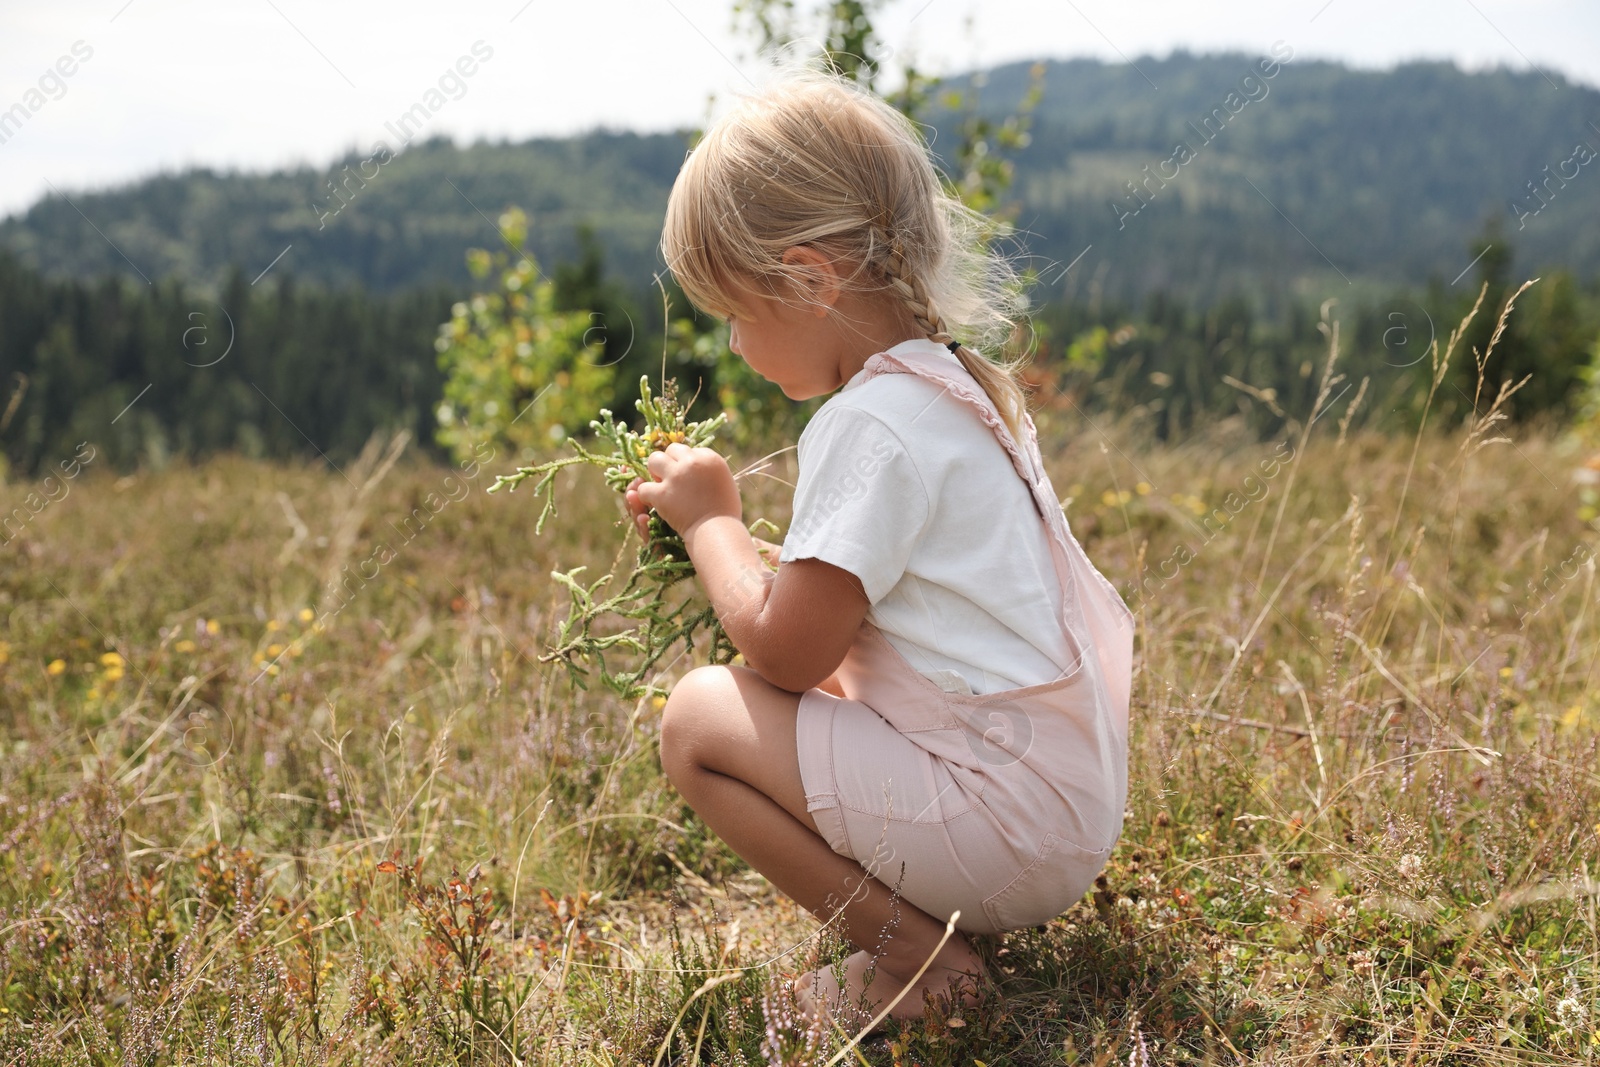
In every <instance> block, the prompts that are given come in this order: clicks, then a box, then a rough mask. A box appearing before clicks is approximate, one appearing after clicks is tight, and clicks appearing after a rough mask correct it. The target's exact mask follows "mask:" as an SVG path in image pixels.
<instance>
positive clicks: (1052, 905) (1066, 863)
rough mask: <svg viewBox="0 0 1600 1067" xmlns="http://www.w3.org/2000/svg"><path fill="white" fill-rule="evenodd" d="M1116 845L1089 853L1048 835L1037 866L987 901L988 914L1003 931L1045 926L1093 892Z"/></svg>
mask: <svg viewBox="0 0 1600 1067" xmlns="http://www.w3.org/2000/svg"><path fill="white" fill-rule="evenodd" d="M1114 844H1115V842H1112V845H1114ZM1112 845H1107V846H1106V847H1105V848H1102V849H1088V848H1083V847H1082V846H1080V845H1076V844H1073V843H1072V842H1071V841H1068V840H1066V839H1065V838H1062V837H1057V836H1056V835H1055V834H1050V833H1047V834H1045V835H1044V844H1042V845H1041V846H1040V847H1039V853H1038V855H1037V856H1035V857H1034V859H1033V862H1032V863H1029V864H1028V865H1027V866H1026V867H1024V868H1023V869H1022V871H1021V872H1020V873H1019V874H1018V875H1017V876H1016V877H1015V878H1013V879H1012V880H1011V882H1010V883H1009V884H1008V885H1007V886H1006V887H1005V888H1004V889H1002V890H1000V891H999V892H998V893H995V894H994V895H993V896H991V897H988V898H987V899H985V900H984V902H983V911H984V914H985V915H987V916H988V917H989V921H990V922H992V923H993V924H994V925H995V926H996V927H997V928H999V929H1001V930H1020V929H1022V928H1024V927H1028V926H1042V925H1043V924H1045V923H1047V922H1049V921H1050V920H1051V919H1054V918H1055V917H1056V916H1057V915H1060V914H1061V913H1062V912H1064V911H1066V910H1067V909H1068V908H1070V907H1072V905H1073V904H1075V903H1077V902H1078V900H1079V898H1081V897H1082V896H1083V895H1084V894H1085V893H1087V892H1088V891H1089V887H1090V886H1091V885H1093V884H1094V880H1095V876H1096V875H1098V874H1099V873H1100V871H1101V868H1103V867H1104V866H1105V864H1106V860H1107V859H1108V858H1109V857H1110V855H1111V848H1112Z"/></svg>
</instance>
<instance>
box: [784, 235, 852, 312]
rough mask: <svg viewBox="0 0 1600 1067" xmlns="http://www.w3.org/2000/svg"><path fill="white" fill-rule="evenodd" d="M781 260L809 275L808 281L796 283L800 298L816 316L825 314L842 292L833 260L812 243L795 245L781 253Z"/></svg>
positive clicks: (837, 270) (837, 269)
mask: <svg viewBox="0 0 1600 1067" xmlns="http://www.w3.org/2000/svg"><path fill="white" fill-rule="evenodd" d="M783 262H784V263H785V264H787V265H788V266H791V267H797V268H799V269H800V271H801V272H803V273H804V274H805V275H807V276H809V278H810V279H811V280H810V281H809V283H806V284H801V285H798V288H799V290H800V293H801V298H802V299H803V300H804V301H805V303H806V305H807V307H808V308H809V309H810V311H811V312H812V313H813V314H814V315H816V316H817V317H818V318H822V317H823V316H825V315H827V313H828V311H829V309H831V308H832V307H833V305H834V304H836V303H838V300H839V297H840V295H841V293H842V292H843V287H842V286H841V284H840V282H839V268H838V267H837V266H836V265H835V264H834V262H833V260H832V259H831V258H829V257H828V256H827V255H826V254H825V253H823V252H822V251H821V250H819V249H817V248H816V247H814V246H812V245H795V246H794V247H792V248H790V249H788V250H787V251H785V252H784V253H783Z"/></svg>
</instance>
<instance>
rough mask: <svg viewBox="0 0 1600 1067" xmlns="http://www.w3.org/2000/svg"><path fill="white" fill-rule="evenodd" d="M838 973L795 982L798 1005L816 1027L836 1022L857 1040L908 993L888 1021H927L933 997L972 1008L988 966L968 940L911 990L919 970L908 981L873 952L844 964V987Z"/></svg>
mask: <svg viewBox="0 0 1600 1067" xmlns="http://www.w3.org/2000/svg"><path fill="white" fill-rule="evenodd" d="M918 966H921V964H920V962H919V963H918ZM834 970H835V968H833V967H819V968H816V969H814V970H811V971H807V972H806V973H805V974H802V975H801V976H800V977H799V978H798V979H797V980H796V981H795V987H794V995H795V1002H796V1004H798V1005H799V1008H800V1010H801V1011H802V1012H803V1013H804V1014H806V1015H807V1016H809V1017H810V1018H811V1019H812V1021H813V1022H819V1023H822V1022H828V1021H831V1022H834V1023H837V1024H838V1025H839V1027H840V1028H841V1029H843V1030H846V1031H848V1032H849V1033H850V1034H851V1035H854V1034H855V1033H857V1032H858V1031H860V1030H861V1029H862V1028H863V1027H865V1026H866V1025H867V1024H868V1023H870V1022H872V1020H873V1018H874V1017H875V1016H876V1015H877V1014H878V1013H879V1012H880V1011H882V1010H883V1006H884V1005H885V1004H887V1003H889V1001H891V1000H893V999H894V998H895V997H896V996H897V995H898V994H899V993H900V991H901V990H903V989H904V990H906V993H905V996H903V997H901V998H900V1000H899V1002H898V1003H896V1004H895V1006H894V1007H893V1008H892V1009H890V1011H889V1014H888V1016H886V1018H890V1019H920V1018H922V1008H923V997H924V995H926V994H929V993H931V994H933V995H934V996H945V997H948V998H950V1000H951V1001H952V1002H953V1003H955V1004H970V1003H972V1002H973V1000H974V999H975V994H976V991H977V985H978V983H977V979H978V978H979V977H980V976H982V974H983V964H982V963H980V962H979V960H978V956H977V954H976V953H974V952H973V951H972V947H971V946H970V945H968V944H967V942H966V939H965V938H959V939H957V940H955V941H952V942H951V943H950V944H947V945H945V947H944V948H943V949H942V950H941V951H940V952H939V955H938V957H937V958H936V959H935V960H934V961H933V963H932V965H930V966H929V967H928V969H927V970H926V971H924V972H923V973H922V977H921V978H918V979H917V981H916V984H914V985H912V986H911V987H910V988H909V989H907V988H906V983H907V980H908V979H909V978H910V977H911V976H912V975H914V974H916V969H915V968H912V969H911V970H909V971H907V972H906V973H905V974H904V975H903V976H902V975H897V974H895V973H894V972H892V971H890V970H889V969H888V968H886V967H885V966H884V963H883V960H882V959H879V960H878V961H877V964H876V966H874V962H873V956H872V954H871V953H868V952H857V953H855V954H854V955H853V956H850V957H849V958H848V959H846V960H845V961H844V964H843V971H844V982H843V984H842V985H841V984H840V981H839V979H838V978H837V977H836V976H835V975H834ZM869 972H870V973H869Z"/></svg>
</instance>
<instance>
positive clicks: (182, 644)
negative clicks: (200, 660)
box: [172, 640, 194, 652]
mask: <svg viewBox="0 0 1600 1067" xmlns="http://www.w3.org/2000/svg"><path fill="white" fill-rule="evenodd" d="M172 650H173V651H174V652H193V651H194V642H193V641H189V640H183V641H179V642H178V643H177V644H175V645H173V646H172Z"/></svg>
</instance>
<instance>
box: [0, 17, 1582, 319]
mask: <svg viewBox="0 0 1600 1067" xmlns="http://www.w3.org/2000/svg"><path fill="white" fill-rule="evenodd" d="M1275 48H1276V53H1273V52H1269V53H1266V54H1264V55H1263V56H1255V55H1244V54H1228V55H1212V56H1192V55H1188V54H1184V53H1177V54H1175V55H1173V56H1171V57H1169V58H1167V59H1163V60H1155V59H1150V58H1140V59H1137V60H1136V61H1135V62H1136V65H1137V66H1136V67H1135V66H1130V65H1127V64H1118V65H1108V64H1104V63H1101V62H1098V61H1091V60H1073V61H1069V62H1051V63H1048V64H1045V68H1046V69H1045V74H1044V86H1045V92H1044V97H1043V100H1042V102H1041V103H1040V105H1039V107H1038V109H1037V111H1036V112H1035V115H1034V123H1033V135H1032V142H1031V144H1030V145H1029V146H1028V147H1027V148H1025V149H1023V150H1022V151H1021V153H1020V154H1019V155H1018V156H1017V170H1016V175H1017V180H1016V184H1015V186H1014V187H1013V190H1012V193H1013V195H1014V198H1015V199H1016V200H1017V201H1018V202H1019V203H1018V207H1017V212H1016V219H1017V223H1018V225H1019V226H1020V227H1022V228H1023V230H1024V231H1025V232H1026V242H1027V248H1028V250H1029V251H1030V252H1032V253H1033V254H1034V255H1035V256H1037V257H1038V258H1037V259H1036V260H1035V261H1034V262H1035V265H1037V266H1039V267H1040V268H1041V270H1042V272H1043V276H1044V278H1045V281H1046V282H1047V284H1048V285H1049V286H1050V288H1051V289H1053V290H1055V291H1058V292H1059V291H1076V292H1079V293H1083V292H1087V291H1088V287H1090V286H1095V285H1098V286H1099V287H1101V288H1102V289H1103V291H1105V292H1108V293H1111V294H1114V295H1119V296H1124V297H1135V296H1139V295H1142V294H1144V293H1148V292H1151V291H1154V290H1157V289H1165V290H1167V291H1169V292H1172V293H1175V294H1181V295H1185V296H1189V297H1195V298H1199V299H1202V300H1206V299H1209V298H1212V297H1215V296H1217V295H1219V294H1221V293H1223V292H1228V291H1243V292H1247V293H1256V294H1263V293H1274V292H1276V293H1287V292H1288V291H1290V290H1292V289H1294V288H1296V287H1297V286H1298V287H1300V288H1307V289H1309V290H1310V291H1312V292H1318V291H1320V292H1324V293H1327V292H1332V291H1333V289H1332V288H1331V287H1332V286H1338V287H1340V288H1341V289H1342V288H1344V287H1345V281H1346V280H1350V281H1353V282H1357V283H1360V282H1363V281H1370V282H1373V283H1376V284H1380V285H1383V286H1393V285H1413V284H1415V285H1421V284H1423V283H1425V282H1427V281H1428V280H1429V278H1430V277H1432V278H1433V279H1436V280H1442V282H1444V283H1446V284H1448V283H1449V281H1450V280H1451V279H1452V278H1454V277H1455V276H1456V275H1457V274H1458V273H1459V272H1461V271H1462V269H1463V268H1465V267H1466V266H1467V264H1468V262H1469V261H1470V259H1471V257H1472V255H1473V252H1472V251H1471V249H1470V244H1471V241H1472V240H1473V239H1474V238H1475V237H1476V236H1478V235H1479V234H1480V233H1482V232H1483V231H1484V228H1485V225H1486V223H1488V224H1491V225H1493V224H1495V223H1498V225H1499V227H1500V231H1501V234H1502V236H1501V238H1500V240H1501V241H1503V242H1509V244H1510V246H1511V247H1512V248H1513V249H1514V251H1515V255H1516V266H1515V271H1516V272H1517V273H1519V274H1520V273H1524V272H1531V271H1534V270H1538V269H1543V268H1546V267H1550V266H1564V267H1567V268H1569V269H1571V270H1572V271H1574V272H1575V273H1576V274H1578V275H1579V276H1580V277H1585V278H1592V277H1594V276H1595V275H1596V274H1600V226H1596V225H1594V220H1595V219H1596V218H1600V158H1596V153H1597V152H1600V92H1597V91H1595V90H1593V89H1589V88H1586V87H1582V86H1578V85H1574V84H1572V83H1570V82H1567V81H1566V80H1565V79H1563V78H1561V77H1560V76H1559V75H1556V74H1554V73H1550V74H1549V75H1548V77H1549V79H1550V80H1547V78H1546V75H1545V74H1541V73H1538V72H1530V73H1517V72H1511V71H1507V70H1496V71H1489V72H1484V73H1467V72H1463V71H1461V70H1458V69H1456V68H1455V67H1453V66H1451V65H1449V64H1443V63H1416V64H1409V65H1406V66H1402V67H1399V68H1396V69H1392V70H1387V71H1369V70H1354V69H1350V68H1346V67H1343V66H1341V65H1338V64H1332V63H1327V62H1313V61H1310V60H1304V59H1300V58H1296V57H1294V56H1293V55H1292V54H1291V53H1292V49H1290V48H1288V47H1287V46H1284V45H1281V44H1280V45H1277V46H1275ZM1269 71H1270V75H1269V74H1268V72H1269ZM1028 72H1029V68H1028V65H1026V64H1018V65H1012V66H1007V67H1002V68H999V69H996V70H994V71H990V72H988V73H987V74H986V75H984V76H982V79H981V80H982V81H983V82H984V83H985V84H983V88H982V89H981V103H982V108H983V109H984V110H985V111H992V112H994V113H997V114H1004V113H1005V112H1006V110H1007V109H1009V108H1013V107H1014V106H1015V104H1016V102H1017V101H1018V100H1019V99H1020V98H1021V96H1022V94H1023V91H1024V87H1025V84H1026V81H1027V78H1028ZM931 117H932V118H933V121H934V125H935V127H936V128H937V131H938V132H937V137H936V140H935V150H936V151H940V152H946V151H948V150H949V148H950V146H952V145H953V144H954V143H955V142H956V140H957V135H956V134H955V132H954V129H953V126H952V123H951V122H950V121H949V120H948V119H945V118H940V117H938V116H931ZM687 144H688V139H687V135H686V134H633V133H619V132H596V133H592V134H589V135H586V136H582V137H576V138H571V139H540V140H531V141H526V142H522V143H517V144H506V143H500V144H489V143H481V142H480V143H478V144H474V145H470V146H461V147H457V146H455V145H453V144H452V143H450V142H449V141H446V140H443V139H435V140H432V141H429V142H425V143H424V142H417V143H414V144H412V145H410V146H408V147H407V146H402V145H401V144H400V143H398V142H391V143H389V144H386V145H383V146H381V148H380V147H379V146H364V147H362V148H361V149H360V150H357V151H353V152H352V153H351V154H350V155H349V157H348V158H347V159H344V160H340V161H338V162H337V163H335V164H332V165H330V166H329V167H327V168H325V169H323V170H320V171H319V170H311V169H300V170H294V171H282V172H276V173H271V174H219V173H216V172H213V171H208V170H195V171H188V172H184V173H181V174H175V175H164V176H160V177H156V178H151V179H148V180H145V181H141V182H138V183H136V184H133V185H130V186H127V187H124V188H120V189H117V190H113V191H107V192H98V193H87V192H85V193H76V194H73V199H74V201H75V203H76V206H77V208H78V209H81V211H82V214H80V213H79V211H78V210H75V209H74V208H73V206H71V205H69V204H67V203H65V202H64V201H63V200H61V199H60V198H57V197H51V198H49V199H48V200H45V201H43V202H41V203H39V204H37V205H35V206H34V207H33V208H32V209H31V210H29V211H28V212H26V213H25V214H23V215H21V216H17V217H13V218H10V219H7V220H5V221H4V222H0V245H4V246H6V247H8V248H10V249H12V250H13V251H15V252H16V253H17V254H18V255H19V256H20V257H21V258H22V259H23V261H24V262H26V263H29V264H31V265H34V266H36V267H39V268H41V269H43V270H45V271H47V272H50V273H54V274H69V275H76V276H97V275H103V274H106V273H124V274H127V275H128V276H129V277H132V276H133V271H132V267H130V261H131V263H132V264H133V265H134V266H136V267H137V268H138V270H139V271H141V272H142V273H143V274H144V275H146V276H148V277H151V278H155V277H160V276H166V275H175V276H178V277H181V278H184V279H186V280H188V281H190V282H191V283H194V284H197V285H199V286H201V287H203V288H204V287H210V286H215V285H218V284H220V282H221V279H222V278H223V277H224V276H225V274H226V272H227V269H228V268H229V267H230V266H237V267H238V268H239V269H240V270H241V271H243V272H245V274H246V276H248V277H253V276H254V275H255V274H256V273H257V272H258V271H260V270H262V269H263V268H265V267H266V266H267V265H268V264H269V263H272V262H273V260H274V259H275V258H276V257H278V256H279V255H280V254H282V253H284V250H285V249H286V248H288V249H289V251H288V253H287V254H286V255H284V257H283V259H282V261H281V264H280V267H279V268H278V269H280V270H283V271H285V272H286V273H292V274H294V275H295V276H297V277H298V278H299V279H300V280H302V281H311V282H323V283H328V284H333V285H341V286H342V285H345V284H348V283H360V284H362V285H364V286H367V287H369V288H372V289H376V290H396V289H401V288H407V287H410V286H414V285H419V284H424V283H432V282H444V283H449V284H466V283H467V274H466V271H465V268H464V263H463V253H464V252H465V250H466V249H467V248H469V247H473V246H486V245H493V244H496V243H497V241H498V238H497V237H496V234H495V232H494V229H493V227H492V224H491V222H490V221H489V220H490V219H493V218H494V217H495V215H496V214H497V213H498V212H499V211H501V210H502V209H503V208H505V207H506V206H508V205H510V204H518V205H521V206H523V207H525V208H527V209H528V210H529V211H530V213H531V215H532V219H533V224H534V233H533V235H532V243H533V246H534V249H535V251H536V252H537V253H538V254H539V255H540V257H541V259H543V260H544V261H545V263H546V264H549V263H551V262H553V261H559V260H563V259H568V258H572V257H573V256H574V255H575V254H576V251H575V250H576V231H577V228H578V226H579V225H580V224H583V223H587V224H589V225H591V226H592V227H593V228H594V229H595V230H596V232H597V233H598V235H599V237H600V240H601V243H602V245H603V247H604V248H605V251H606V254H607V261H608V267H609V272H610V273H611V274H612V275H613V276H615V277H617V278H618V279H619V280H620V281H622V282H623V284H624V285H625V286H626V287H627V288H629V289H630V290H633V291H634V292H636V293H638V292H642V291H643V290H644V289H645V288H646V287H647V286H648V285H649V284H650V279H651V277H652V275H653V274H654V273H655V272H656V271H657V270H659V269H660V264H659V262H658V259H657V256H656V252H655V242H656V239H657V237H658V235H659V227H660V221H661V216H662V212H663V209H664V205H665V202H666V196H667V192H668V189H669V188H670V185H671V181H672V178H673V175H674V174H675V173H676V171H677V168H678V166H679V164H680V163H681V161H682V159H683V155H684V152H685V150H686V147H687ZM391 153H392V155H391ZM330 183H331V184H330ZM1128 183H1134V185H1135V186H1136V187H1137V189H1136V191H1130V190H1131V187H1130V186H1129V184H1128ZM1530 183H1532V184H1530ZM335 185H336V186H337V187H338V194H337V195H336V193H335V190H334V186H335ZM1536 190H1537V196H1536V193H1535V191H1536ZM86 217H87V218H86ZM88 220H92V221H93V224H94V226H98V227H99V229H100V230H102V231H104V234H105V236H106V237H107V238H109V239H110V242H115V244H116V248H115V249H114V248H113V247H111V244H110V242H108V241H107V240H106V239H103V238H102V237H101V236H100V235H99V234H97V233H96V232H95V230H94V228H93V227H92V226H91V225H90V222H89V221H88ZM291 246H292V247H291ZM1090 246H1092V247H1090ZM1086 248H1087V249H1088V251H1087V252H1085V249H1086ZM118 249H120V251H121V253H122V254H119V252H118ZM1080 253H1083V255H1082V258H1081V259H1078V258H1077V257H1079V255H1080ZM123 254H125V255H126V257H127V258H126V259H124V258H123ZM1075 261H1076V265H1075V266H1073V268H1072V270H1071V271H1070V272H1068V271H1066V270H1065V268H1066V267H1067V265H1068V264H1071V263H1074V262H1075Z"/></svg>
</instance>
